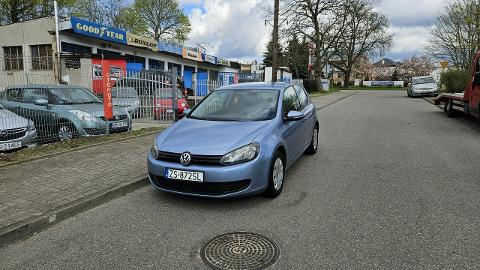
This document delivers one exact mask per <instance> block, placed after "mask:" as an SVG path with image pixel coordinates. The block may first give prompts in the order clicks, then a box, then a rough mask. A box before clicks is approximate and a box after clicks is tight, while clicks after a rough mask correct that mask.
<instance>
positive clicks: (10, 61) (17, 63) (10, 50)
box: [3, 46, 23, 70]
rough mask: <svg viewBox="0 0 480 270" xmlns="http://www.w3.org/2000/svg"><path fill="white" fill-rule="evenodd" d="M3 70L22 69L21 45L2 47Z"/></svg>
mask: <svg viewBox="0 0 480 270" xmlns="http://www.w3.org/2000/svg"><path fill="white" fill-rule="evenodd" d="M3 58H4V59H5V66H4V69H5V70H23V51H22V46H14V47H3Z"/></svg>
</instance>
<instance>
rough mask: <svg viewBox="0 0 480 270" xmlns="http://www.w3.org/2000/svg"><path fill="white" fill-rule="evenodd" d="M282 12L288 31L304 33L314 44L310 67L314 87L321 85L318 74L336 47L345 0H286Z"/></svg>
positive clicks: (342, 20) (343, 14)
mask: <svg viewBox="0 0 480 270" xmlns="http://www.w3.org/2000/svg"><path fill="white" fill-rule="evenodd" d="M287 1H288V3H287V4H286V5H285V7H286V10H285V12H284V14H285V19H284V21H286V23H287V25H288V28H287V31H288V32H289V34H290V35H293V34H294V33H296V34H299V35H301V36H305V37H306V38H307V39H308V41H309V42H311V43H313V44H315V49H314V53H313V54H314V58H315V62H314V65H313V70H314V71H315V75H316V79H317V88H318V89H321V88H322V83H321V76H322V73H323V70H324V68H325V65H326V64H327V63H328V62H329V59H330V58H331V56H332V55H333V53H334V48H336V47H338V42H340V37H341V36H342V35H343V34H344V31H345V27H344V26H345V22H346V20H345V12H343V10H344V9H345V8H346V7H345V4H344V1H338V0H287Z"/></svg>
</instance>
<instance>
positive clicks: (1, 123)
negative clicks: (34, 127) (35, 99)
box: [0, 110, 28, 130]
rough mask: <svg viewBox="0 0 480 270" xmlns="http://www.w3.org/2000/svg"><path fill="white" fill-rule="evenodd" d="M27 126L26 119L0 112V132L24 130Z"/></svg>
mask: <svg viewBox="0 0 480 270" xmlns="http://www.w3.org/2000/svg"><path fill="white" fill-rule="evenodd" d="M27 125H28V120H27V119H25V118H23V117H21V116H18V115H16V114H14V113H13V112H11V111H7V110H0V130H6V129H14V128H24V127H26V126H27Z"/></svg>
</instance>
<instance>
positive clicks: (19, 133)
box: [0, 128, 27, 141]
mask: <svg viewBox="0 0 480 270" xmlns="http://www.w3.org/2000/svg"><path fill="white" fill-rule="evenodd" d="M26 133H27V129H26V128H14V129H7V130H1V131H0V141H11V140H16V139H20V138H22V137H24V136H25V134H26Z"/></svg>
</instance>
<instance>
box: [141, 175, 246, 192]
mask: <svg viewBox="0 0 480 270" xmlns="http://www.w3.org/2000/svg"><path fill="white" fill-rule="evenodd" d="M150 177H151V179H152V180H154V182H155V184H156V185H157V186H158V187H159V188H162V189H166V190H171V191H177V192H184V193H195V194H201V195H227V194H231V193H235V192H239V191H242V190H244V189H246V188H248V187H249V186H250V182H251V181H250V180H241V181H234V182H220V183H217V182H203V183H198V182H190V181H180V180H169V179H166V178H164V177H161V176H154V175H152V174H150Z"/></svg>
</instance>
